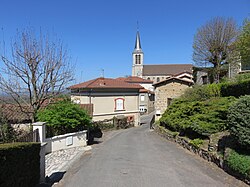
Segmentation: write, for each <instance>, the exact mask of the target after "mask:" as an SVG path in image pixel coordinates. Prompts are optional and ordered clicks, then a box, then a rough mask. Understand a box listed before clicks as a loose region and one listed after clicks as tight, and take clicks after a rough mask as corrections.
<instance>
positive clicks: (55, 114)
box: [37, 100, 91, 135]
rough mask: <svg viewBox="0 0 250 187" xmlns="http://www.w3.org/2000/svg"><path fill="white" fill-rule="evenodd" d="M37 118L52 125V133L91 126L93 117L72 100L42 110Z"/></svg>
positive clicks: (61, 132) (72, 130)
mask: <svg viewBox="0 0 250 187" xmlns="http://www.w3.org/2000/svg"><path fill="white" fill-rule="evenodd" d="M37 119H38V120H39V121H45V122H47V123H48V126H50V127H52V129H53V130H52V132H51V133H52V135H59V134H65V133H69V132H75V131H79V130H83V129H86V128H87V127H90V126H91V123H90V122H91V118H90V116H89V115H88V114H87V112H86V111H85V110H83V109H82V108H81V107H80V106H79V105H77V104H74V103H72V102H71V101H70V100H63V101H59V102H56V103H55V104H51V105H49V106H48V107H47V108H45V109H42V110H40V111H39V112H38V114H37Z"/></svg>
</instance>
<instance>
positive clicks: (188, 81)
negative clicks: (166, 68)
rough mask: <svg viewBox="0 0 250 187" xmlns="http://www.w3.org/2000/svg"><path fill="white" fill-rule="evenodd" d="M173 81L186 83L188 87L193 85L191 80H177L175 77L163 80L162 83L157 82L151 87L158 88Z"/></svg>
mask: <svg viewBox="0 0 250 187" xmlns="http://www.w3.org/2000/svg"><path fill="white" fill-rule="evenodd" d="M173 81H179V82H184V83H187V84H189V85H192V84H194V82H193V81H192V80H187V79H180V78H177V77H170V78H168V79H166V80H163V81H160V82H157V83H155V84H153V86H159V85H160V84H163V83H169V82H173Z"/></svg>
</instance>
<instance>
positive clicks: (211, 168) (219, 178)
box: [56, 121, 247, 187]
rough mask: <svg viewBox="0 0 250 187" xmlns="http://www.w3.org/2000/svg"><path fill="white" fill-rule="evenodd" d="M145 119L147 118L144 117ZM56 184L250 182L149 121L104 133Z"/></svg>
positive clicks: (143, 186)
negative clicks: (170, 137) (173, 139)
mask: <svg viewBox="0 0 250 187" xmlns="http://www.w3.org/2000/svg"><path fill="white" fill-rule="evenodd" d="M145 123H146V121H145ZM56 186H70V187H81V186H87V187H92V186H93V187H99V186H100V187H102V186H105V187H106V186H107V187H113V186H114V187H117V186H119V187H120V186H121V187H123V186H124V187H152V186H153V187H158V186H159V187H160V186H167V187H172V186H173V187H179V186H180V187H181V186H187V187H188V186H190V187H196V186H197V187H198V186H201V187H206V186H211V187H217V186H218V187H222V186H235V187H236V186H237V187H240V186H247V185H246V184H244V183H243V182H241V181H239V180H237V179H235V178H234V177H232V176H230V175H228V174H227V173H225V172H224V171H222V170H221V169H219V168H218V167H217V166H215V165H213V164H212V163H208V162H206V161H204V160H202V159H201V158H200V157H198V156H197V155H194V154H192V153H190V152H189V151H187V150H185V149H183V148H181V147H179V146H178V145H176V144H175V143H172V142H169V141H167V140H165V139H163V138H161V137H159V136H158V135H157V134H156V133H155V132H153V131H152V130H150V129H149V125H148V124H147V123H146V124H143V125H142V126H140V127H135V128H130V129H126V130H119V131H112V132H108V133H105V135H104V138H103V142H102V143H100V144H96V145H94V146H93V149H92V151H91V152H87V153H85V154H84V155H83V156H82V157H81V159H80V160H79V161H77V162H76V163H75V164H74V166H73V167H71V169H70V170H69V171H67V172H66V174H65V176H64V177H63V179H62V180H61V181H60V182H59V184H57V185H56Z"/></svg>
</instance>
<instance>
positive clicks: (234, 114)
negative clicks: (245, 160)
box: [228, 96, 250, 149]
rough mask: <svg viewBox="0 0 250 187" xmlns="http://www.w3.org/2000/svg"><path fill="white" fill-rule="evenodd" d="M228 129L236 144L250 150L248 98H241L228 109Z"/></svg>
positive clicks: (249, 108) (249, 103)
mask: <svg viewBox="0 0 250 187" xmlns="http://www.w3.org/2000/svg"><path fill="white" fill-rule="evenodd" d="M228 127H229V130H230V133H231V134H232V135H233V136H234V137H235V138H236V140H237V141H238V143H239V144H240V145H241V146H243V147H245V148H248V149H250V148H249V146H250V96H243V97H241V98H240V99H239V100H238V101H237V102H235V103H234V104H233V105H232V106H231V107H230V108H229V113H228Z"/></svg>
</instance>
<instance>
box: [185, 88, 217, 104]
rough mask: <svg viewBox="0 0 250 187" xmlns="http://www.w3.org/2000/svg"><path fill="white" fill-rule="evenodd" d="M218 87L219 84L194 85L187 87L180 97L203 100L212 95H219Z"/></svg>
mask: <svg viewBox="0 0 250 187" xmlns="http://www.w3.org/2000/svg"><path fill="white" fill-rule="evenodd" d="M220 87H221V85H220V84H207V85H202V86H198V85H196V86H194V87H193V88H189V89H187V91H186V92H185V93H184V95H182V96H181V98H182V99H184V100H189V101H205V100H207V99H210V98H213V97H220V89H221V88H220Z"/></svg>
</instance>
